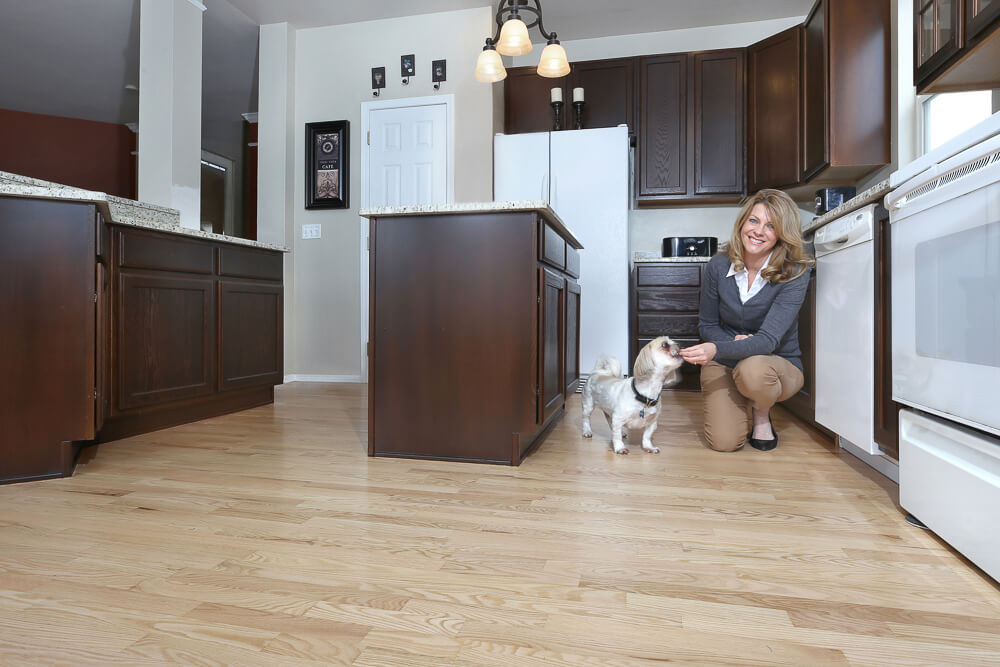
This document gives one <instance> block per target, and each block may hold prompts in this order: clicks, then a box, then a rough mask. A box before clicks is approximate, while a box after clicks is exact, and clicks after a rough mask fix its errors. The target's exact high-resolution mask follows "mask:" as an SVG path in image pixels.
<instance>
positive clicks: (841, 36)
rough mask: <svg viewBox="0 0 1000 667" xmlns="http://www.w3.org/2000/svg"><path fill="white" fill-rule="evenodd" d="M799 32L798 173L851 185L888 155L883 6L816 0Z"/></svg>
mask: <svg viewBox="0 0 1000 667" xmlns="http://www.w3.org/2000/svg"><path fill="white" fill-rule="evenodd" d="M804 35H805V40H804V51H803V68H802V76H803V91H804V95H803V105H802V119H803V133H804V136H803V152H802V176H803V179H804V180H806V181H818V182H830V183H845V184H853V183H855V182H856V181H858V180H860V179H861V178H863V177H864V176H866V175H868V174H870V173H871V172H873V171H875V170H876V169H879V168H880V167H883V166H885V165H887V164H889V162H890V161H891V159H892V156H891V154H890V143H889V139H890V136H889V135H890V127H891V124H892V118H891V113H892V108H891V103H890V85H891V84H890V82H891V69H890V68H891V61H890V52H889V42H890V16H889V3H887V2H871V0H819V1H818V2H817V3H816V4H815V5H814V6H813V8H812V11H811V12H810V13H809V15H808V17H807V18H806V22H805V25H804Z"/></svg>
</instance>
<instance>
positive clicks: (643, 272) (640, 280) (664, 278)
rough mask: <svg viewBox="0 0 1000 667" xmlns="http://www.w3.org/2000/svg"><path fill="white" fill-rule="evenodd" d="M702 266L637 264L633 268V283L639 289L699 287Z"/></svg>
mask: <svg viewBox="0 0 1000 667" xmlns="http://www.w3.org/2000/svg"><path fill="white" fill-rule="evenodd" d="M702 266H704V265H702V264H676V265H669V264H653V265H645V264H639V265H637V266H636V267H635V282H636V285H638V286H639V287H643V286H648V285H665V286H679V287H685V286H689V285H690V286H695V287H696V286H699V285H701V269H702Z"/></svg>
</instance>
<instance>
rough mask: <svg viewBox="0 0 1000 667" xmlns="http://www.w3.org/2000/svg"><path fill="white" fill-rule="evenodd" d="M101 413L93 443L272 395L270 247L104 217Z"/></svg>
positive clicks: (277, 369) (277, 307)
mask: <svg viewBox="0 0 1000 667" xmlns="http://www.w3.org/2000/svg"><path fill="white" fill-rule="evenodd" d="M109 228H110V229H111V234H110V237H111V239H110V243H111V251H110V257H111V258H112V261H111V264H110V274H111V285H112V288H111V296H112V304H113V312H112V318H111V319H112V321H113V323H114V324H113V326H112V329H111V333H112V335H111V337H110V344H109V350H110V354H109V361H108V364H107V365H108V367H109V371H108V373H109V377H110V378H111V382H110V392H109V395H110V399H111V400H110V410H109V411H108V413H107V415H106V417H105V424H104V427H103V428H102V430H101V432H100V433H99V434H98V437H97V439H98V440H99V441H101V442H104V441H107V440H114V439H117V438H121V437H125V436H128V435H134V434H137V433H145V432H148V431H152V430H156V429H159V428H164V427H167V426H174V425H176V424H183V423H186V422H190V421H195V420H198V419H203V418H205V417H209V416H215V415H219V414H224V413H227V412H233V411H236V410H243V409H246V408H249V407H254V406H256V405H263V404H266V403H270V402H272V401H273V400H274V385H276V384H281V382H282V380H283V357H284V340H283V336H282V328H283V324H282V323H283V306H282V303H283V287H282V271H283V263H284V259H283V257H282V254H281V253H280V252H278V251H273V250H265V249H261V248H252V247H247V246H241V245H231V244H227V243H221V242H218V241H213V240H209V239H201V238H194V237H190V236H183V235H178V234H170V233H167V232H160V231H156V230H150V229H143V228H136V227H130V226H125V225H116V224H112V225H110V226H109Z"/></svg>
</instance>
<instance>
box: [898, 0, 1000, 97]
mask: <svg viewBox="0 0 1000 667" xmlns="http://www.w3.org/2000/svg"><path fill="white" fill-rule="evenodd" d="M998 62H1000V2H997V0H913V81H914V84H915V85H916V86H917V92H918V93H947V92H957V91H965V90H987V89H991V88H1000V67H998V66H997V63H998Z"/></svg>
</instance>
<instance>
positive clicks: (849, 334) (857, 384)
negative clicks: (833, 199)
mask: <svg viewBox="0 0 1000 667" xmlns="http://www.w3.org/2000/svg"><path fill="white" fill-rule="evenodd" d="M875 206H876V205H875V204H869V205H868V206H865V207H863V208H860V209H858V210H856V211H852V212H850V213H847V214H845V215H843V216H841V217H839V218H837V219H836V220H833V221H832V222H829V223H827V224H826V225H825V226H823V227H821V228H820V229H819V231H817V232H816V235H815V236H814V238H813V245H814V246H815V251H816V421H817V422H819V423H820V424H822V425H823V426H825V427H826V428H828V429H830V430H831V431H833V432H834V433H836V434H837V435H838V436H839V437H840V439H841V441H843V440H847V441H848V442H849V443H850V444H853V445H855V446H856V447H858V448H859V449H861V450H862V451H864V452H866V453H868V454H878V453H881V450H880V449H879V447H878V445H877V444H875V440H874V411H875V256H874V249H873V247H872V230H873V225H874V220H875ZM841 444H843V443H841Z"/></svg>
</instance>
